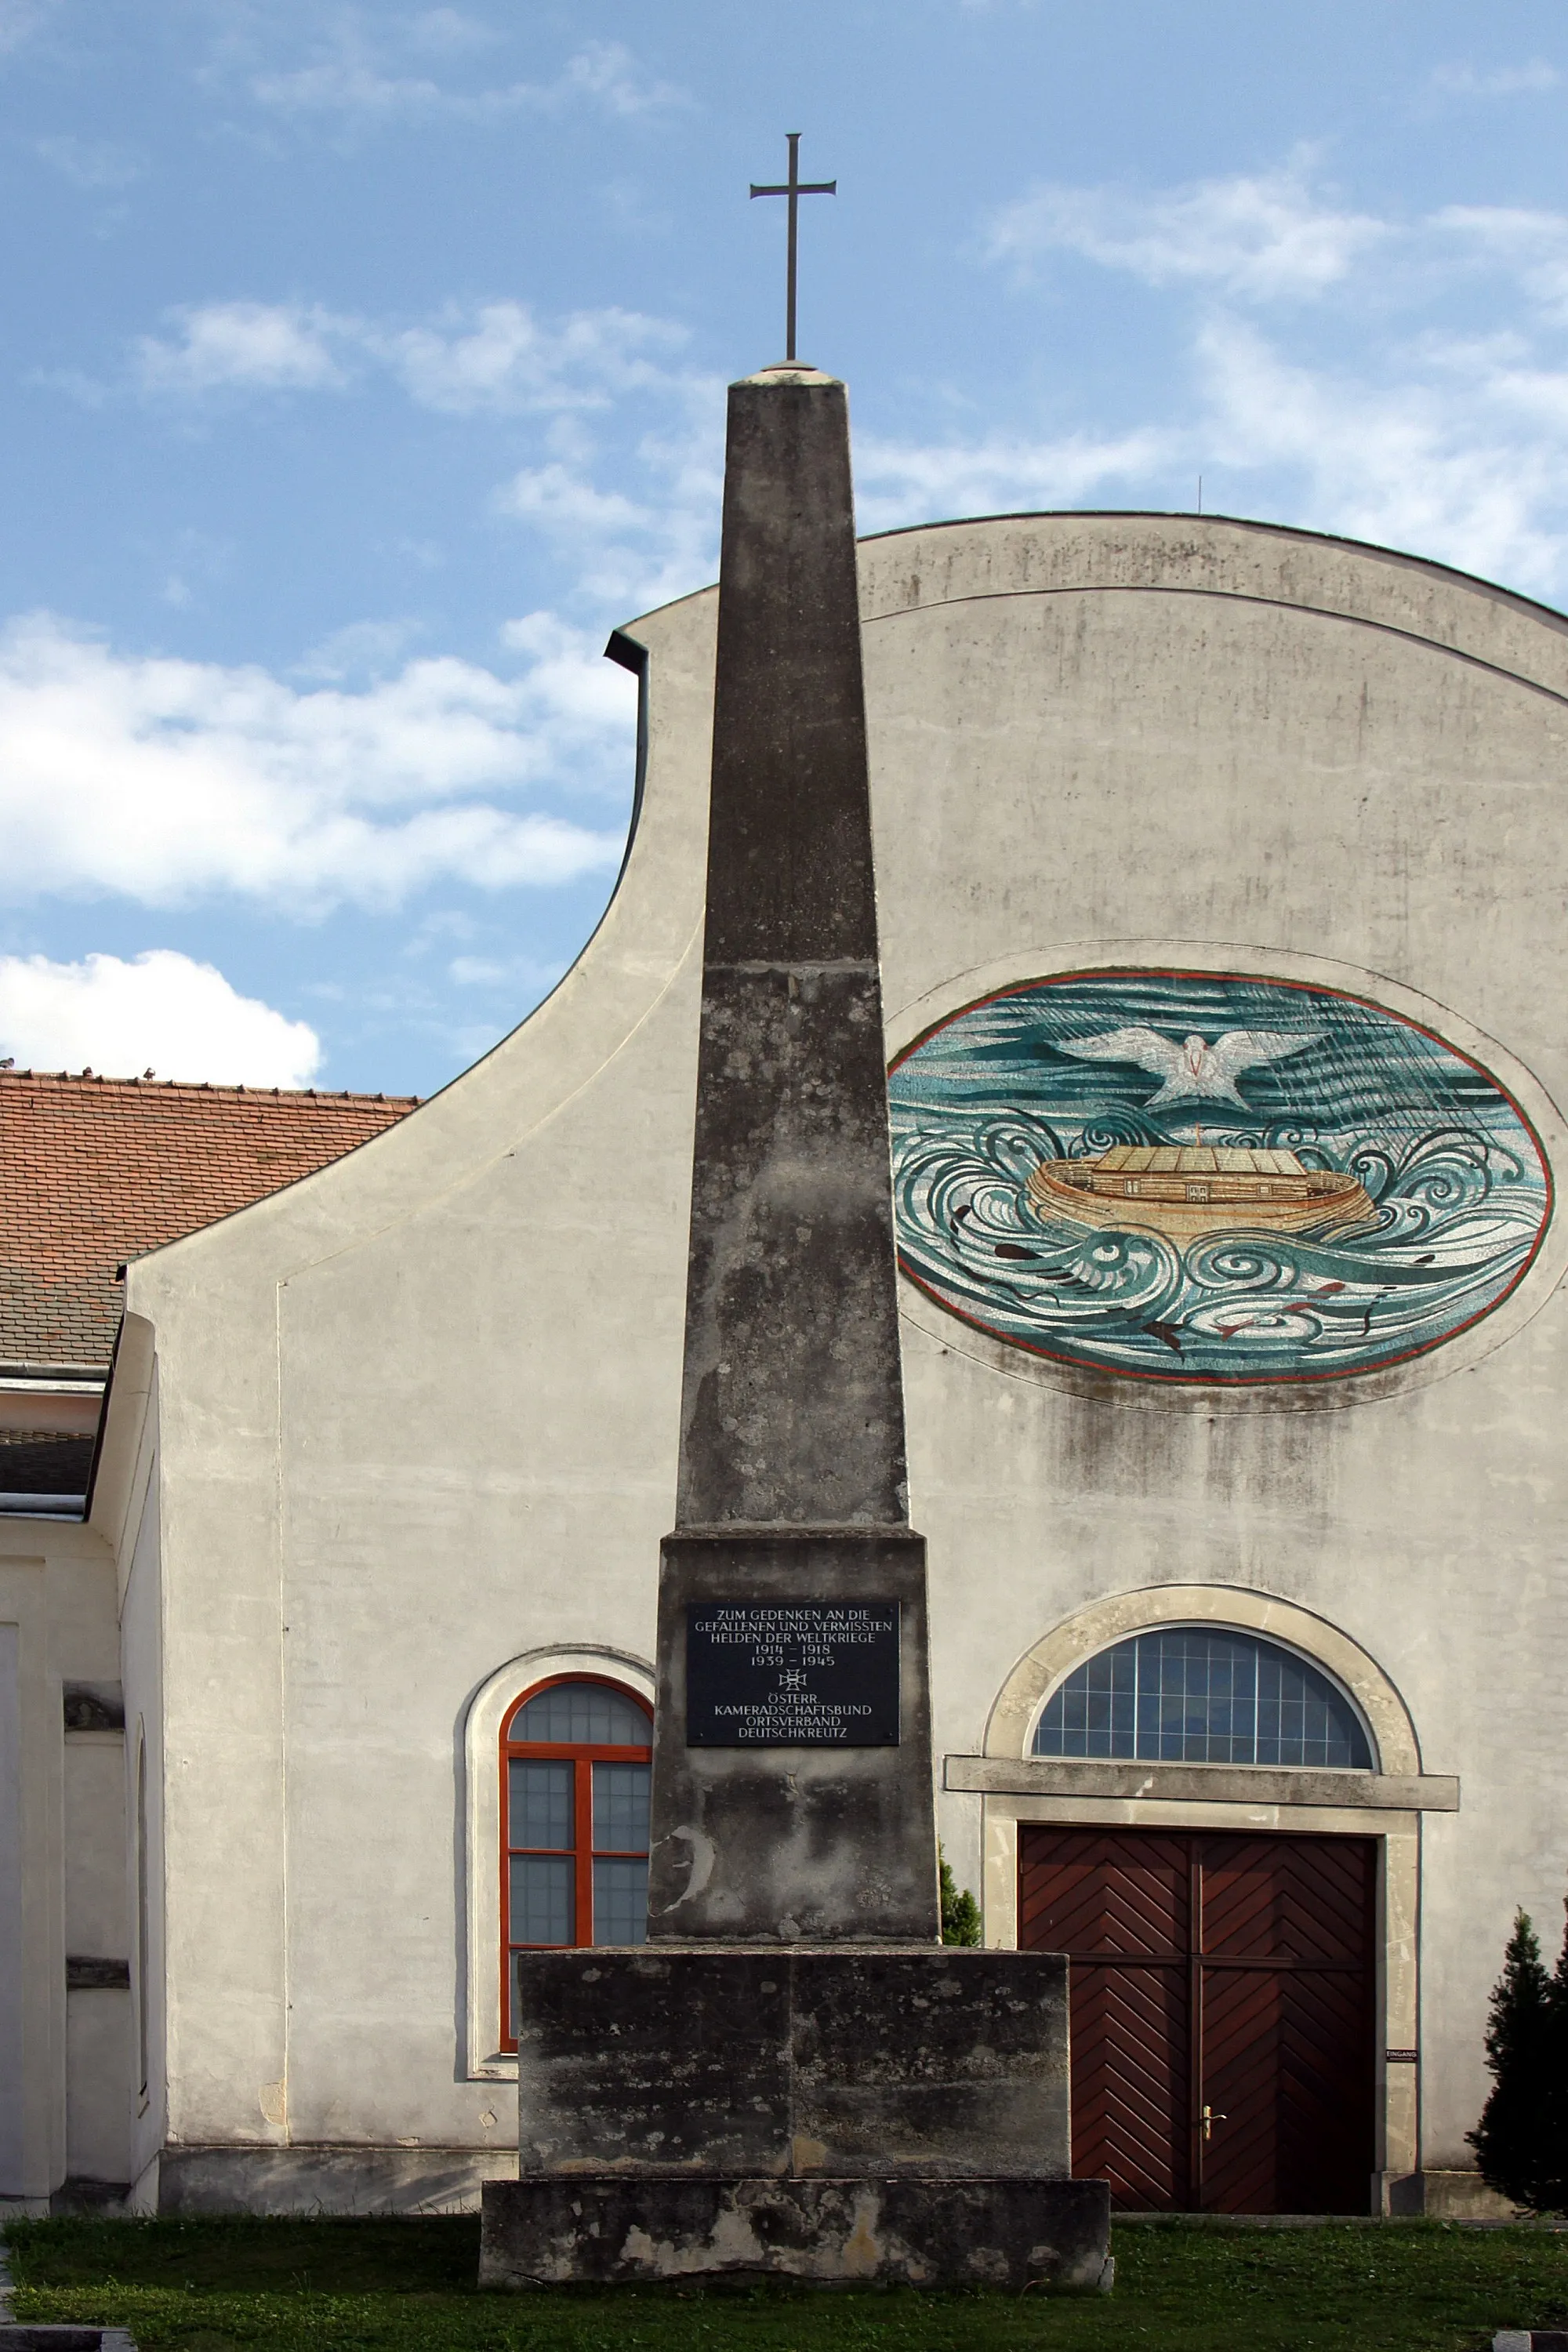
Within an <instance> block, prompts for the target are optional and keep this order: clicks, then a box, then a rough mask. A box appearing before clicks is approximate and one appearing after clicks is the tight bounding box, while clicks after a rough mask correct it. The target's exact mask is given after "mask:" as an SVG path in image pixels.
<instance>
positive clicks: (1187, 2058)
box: [1018, 1827, 1376, 2213]
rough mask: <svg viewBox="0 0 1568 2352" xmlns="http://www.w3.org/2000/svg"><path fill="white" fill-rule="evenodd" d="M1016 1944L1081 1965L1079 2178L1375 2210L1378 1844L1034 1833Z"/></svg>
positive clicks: (1193, 2194)
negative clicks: (1372, 2196)
mask: <svg viewBox="0 0 1568 2352" xmlns="http://www.w3.org/2000/svg"><path fill="white" fill-rule="evenodd" d="M1018 1847H1019V1853H1018V1862H1019V1889H1018V1893H1019V1905H1018V1923H1019V1924H1018V1941H1019V1943H1020V1944H1021V1945H1023V1946H1024V1947H1025V1948H1026V1949H1029V1950H1034V1951H1051V1952H1065V1953H1067V1954H1068V1958H1069V1960H1070V1962H1071V1974H1070V1979H1069V1983H1070V2014H1071V2030H1072V2105H1073V2170H1074V2172H1075V2173H1076V2174H1078V2175H1079V2176H1080V2177H1081V2178H1089V2179H1100V2180H1109V2181H1110V2193H1111V2198H1112V2201H1113V2202H1114V2203H1115V2204H1117V2205H1120V2206H1121V2207H1122V2208H1123V2209H1124V2210H1138V2211H1145V2212H1147V2211H1151V2210H1173V2211H1189V2212H1193V2211H1211V2212H1218V2213H1364V2212H1366V2211H1367V2210H1368V2200H1369V2194H1370V2187H1371V2174H1372V2169H1373V2160H1374V2158H1373V2084H1374V2068H1373V2021H1374V2009H1373V1997H1374V1992H1375V1969H1374V1959H1373V1955H1374V1948H1375V1947H1374V1939H1373V1928H1374V1913H1375V1895H1376V1846H1375V1843H1374V1842H1373V1840H1372V1839H1371V1838H1351V1837H1344V1838H1340V1837H1249V1836H1242V1835H1236V1834H1230V1833H1225V1834H1213V1835H1211V1834H1208V1833H1206V1832H1193V1833H1184V1832H1176V1831H1153V1832H1134V1831H1125V1830H1111V1829H1089V1830H1058V1829H1055V1828H1029V1827H1020V1830H1019V1832H1018Z"/></svg>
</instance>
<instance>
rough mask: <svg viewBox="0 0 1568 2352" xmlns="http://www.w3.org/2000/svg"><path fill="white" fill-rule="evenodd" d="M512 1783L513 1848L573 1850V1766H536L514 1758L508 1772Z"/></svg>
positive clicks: (511, 1842)
mask: <svg viewBox="0 0 1568 2352" xmlns="http://www.w3.org/2000/svg"><path fill="white" fill-rule="evenodd" d="M507 1769H508V1775H509V1778H510V1782H511V1819H510V1824H509V1830H510V1834H509V1836H508V1838H507V1843H508V1844H509V1845H514V1846H517V1845H552V1846H571V1845H573V1844H574V1843H576V1841H575V1839H574V1836H573V1833H572V1772H573V1767H572V1766H571V1765H570V1764H535V1763H533V1762H531V1761H530V1760H528V1759H525V1758H523V1757H521V1756H514V1757H513V1758H512V1759H511V1762H510V1765H509V1766H508V1768H507Z"/></svg>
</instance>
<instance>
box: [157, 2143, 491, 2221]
mask: <svg viewBox="0 0 1568 2352" xmlns="http://www.w3.org/2000/svg"><path fill="white" fill-rule="evenodd" d="M516 2171H517V2157H516V2154H515V2152H514V2150H512V2149H511V2148H510V2147H498V2148H485V2147H471V2148H470V2147H422V2148H413V2147H410V2148H403V2147H341V2146H340V2147H324V2146H318V2147H166V2148H163V2150H161V2152H160V2156H159V2162H158V2203H157V2210H158V2211H159V2212H160V2213H182V2214H185V2213H189V2214H195V2213H263V2214H268V2213H270V2214H298V2215H305V2216H314V2215H316V2214H319V2213H345V2214H346V2213H360V2214H372V2213H473V2212H477V2211H478V2210H479V2189H480V2187H481V2185H482V2183H483V2182H485V2181H487V2180H495V2179H510V2178H512V2177H513V2176H514V2175H515V2173H516Z"/></svg>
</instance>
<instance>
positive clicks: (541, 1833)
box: [500, 1675, 653, 2050]
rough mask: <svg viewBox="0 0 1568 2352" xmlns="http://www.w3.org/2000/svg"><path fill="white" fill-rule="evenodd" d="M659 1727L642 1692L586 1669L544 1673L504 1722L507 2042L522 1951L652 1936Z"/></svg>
mask: <svg viewBox="0 0 1568 2352" xmlns="http://www.w3.org/2000/svg"><path fill="white" fill-rule="evenodd" d="M652 1739H653V1724H652V1720H651V1718H650V1717H649V1714H648V1711H647V1706H645V1705H644V1703H643V1701H642V1700H641V1699H640V1698H637V1697H636V1696H634V1695H633V1694H632V1693H631V1692H630V1691H627V1690H623V1689H622V1688H621V1686H620V1685H619V1684H618V1683H612V1682H602V1681H600V1680H599V1679H598V1677H597V1676H592V1677H591V1676H588V1675H572V1676H570V1677H566V1676H562V1677H560V1678H559V1679H557V1680H555V1681H552V1682H547V1683H540V1684H538V1685H535V1687H534V1688H533V1689H532V1690H531V1691H526V1692H525V1693H524V1694H523V1696H522V1697H521V1698H520V1699H519V1700H518V1702H517V1704H516V1705H515V1706H513V1707H512V1708H511V1709H510V1712H509V1714H508V1716H507V1717H506V1720H505V1722H504V1723H503V1724H502V1726H501V1755H500V1766H501V1924H502V1953H501V2004H502V2006H501V2015H502V2019H503V2021H504V2024H505V2033H504V2036H503V2041H502V2047H503V2048H505V2049H508V2050H510V2049H513V2048H515V2046H516V2037H515V2034H514V2032H513V2031H512V2021H511V1978H512V1967H511V1956H512V1954H513V1953H514V1952H519V1951H538V1950H539V1949H541V1948H549V1947H551V1946H562V1945H574V1944H640V1943H643V1942H645V1941H646V1940H647V1805H648V1781H649V1777H650V1773H649V1768H650V1762H651V1758H652V1753H653V1749H652Z"/></svg>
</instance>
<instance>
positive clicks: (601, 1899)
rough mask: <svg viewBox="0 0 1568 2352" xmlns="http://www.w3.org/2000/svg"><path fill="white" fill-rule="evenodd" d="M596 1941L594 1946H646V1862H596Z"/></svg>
mask: <svg viewBox="0 0 1568 2352" xmlns="http://www.w3.org/2000/svg"><path fill="white" fill-rule="evenodd" d="M594 1941H595V1944H646V1943H647V1863H646V1862H599V1861H595V1864H594Z"/></svg>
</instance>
